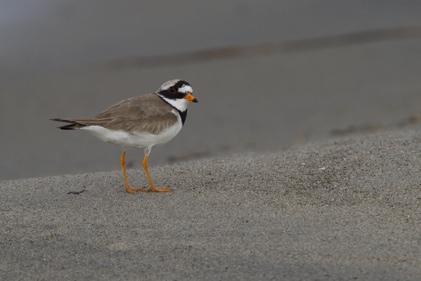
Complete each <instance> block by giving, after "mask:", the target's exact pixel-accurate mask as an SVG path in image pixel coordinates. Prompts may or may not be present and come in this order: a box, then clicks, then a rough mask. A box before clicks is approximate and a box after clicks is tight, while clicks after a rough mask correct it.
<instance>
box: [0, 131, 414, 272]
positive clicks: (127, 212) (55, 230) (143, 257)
mask: <svg viewBox="0 0 421 281" xmlns="http://www.w3.org/2000/svg"><path fill="white" fill-rule="evenodd" d="M420 147H421V128H419V127H418V128H417V127H414V128H412V129H407V130H398V131H396V130H395V131H389V132H383V133H378V134H370V135H362V136H355V137H345V138H338V139H335V140H330V141H325V142H320V143H313V144H308V145H305V146H297V147H294V148H292V149H289V150H287V151H280V152H272V153H266V154H257V153H249V154H241V155H237V156H235V157H223V158H214V159H205V160H200V161H190V162H181V163H177V164H174V165H164V166H159V167H154V168H152V169H151V173H152V175H153V178H154V179H155V181H156V183H157V184H166V185H169V186H170V187H172V188H173V192H171V193H166V194H163V193H161V194H157V193H143V192H142V193H138V194H135V195H131V194H127V193H126V192H125V191H124V188H123V185H122V176H121V174H120V171H118V170H116V171H112V172H100V173H93V174H78V175H69V176H54V177H45V178H31V179H25V180H17V181H3V182H1V183H0V194H1V196H0V198H1V199H0V206H1V208H0V219H1V222H2V227H1V229H0V232H1V235H0V237H1V244H0V245H1V252H0V257H1V258H0V279H2V280H17V279H20V280H57V279H64V280H75V279H78V280H198V279H200V280H268V279H277V280H419V276H421V240H420V237H421V236H420V232H421V223H420V222H421V211H420V210H421V208H420V207H421V168H420V167H421V149H420ZM129 177H130V179H131V181H132V183H133V185H135V184H136V185H138V184H141V183H144V182H145V180H144V176H143V174H142V171H141V170H138V169H136V170H130V171H129ZM82 190H84V192H83V193H80V194H73V193H71V194H69V192H73V191H82Z"/></svg>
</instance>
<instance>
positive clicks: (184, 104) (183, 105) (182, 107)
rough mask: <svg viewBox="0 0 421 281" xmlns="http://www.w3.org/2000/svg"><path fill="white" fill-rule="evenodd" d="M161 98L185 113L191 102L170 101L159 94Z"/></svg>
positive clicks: (182, 100) (184, 100) (181, 100)
mask: <svg viewBox="0 0 421 281" xmlns="http://www.w3.org/2000/svg"><path fill="white" fill-rule="evenodd" d="M157 95H158V96H160V97H161V98H162V99H163V100H165V101H166V102H168V103H169V104H171V105H172V106H173V107H175V108H176V109H177V110H178V111H181V112H184V111H186V110H187V106H188V105H189V101H188V100H186V99H175V100H173V99H168V98H166V97H164V96H162V95H160V94H157Z"/></svg>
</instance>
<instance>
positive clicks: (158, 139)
mask: <svg viewBox="0 0 421 281" xmlns="http://www.w3.org/2000/svg"><path fill="white" fill-rule="evenodd" d="M181 127H182V123H181V119H180V117H179V116H178V120H177V122H176V123H175V124H174V125H173V126H171V127H169V128H166V129H164V130H163V131H162V132H160V133H159V134H156V135H155V134H151V133H147V132H132V133H130V132H124V131H121V130H118V131H113V130H109V129H106V128H104V127H101V126H86V127H83V128H80V129H81V130H85V131H88V132H90V133H91V134H93V135H94V136H96V137H97V138H99V139H100V140H102V141H106V142H111V143H114V144H119V145H122V146H124V147H136V148H143V147H152V146H154V145H161V144H164V143H167V142H169V141H170V140H171V139H172V138H174V137H175V136H176V135H177V134H178V133H179V132H180V130H181Z"/></svg>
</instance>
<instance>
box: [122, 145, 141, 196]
mask: <svg viewBox="0 0 421 281" xmlns="http://www.w3.org/2000/svg"><path fill="white" fill-rule="evenodd" d="M120 165H121V170H122V171H123V177H124V187H125V188H126V191H127V192H128V193H135V192H136V191H140V190H143V188H142V187H139V188H133V187H130V185H129V181H128V180H127V174H126V149H124V150H123V153H122V154H121V156H120Z"/></svg>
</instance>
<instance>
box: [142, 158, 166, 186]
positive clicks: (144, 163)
mask: <svg viewBox="0 0 421 281" xmlns="http://www.w3.org/2000/svg"><path fill="white" fill-rule="evenodd" d="M148 154H149V150H146V151H145V157H144V158H143V162H142V164H143V169H144V170H145V174H146V177H148V182H149V185H150V188H149V189H148V190H147V191H155V192H169V191H171V189H169V188H168V187H155V185H154V184H153V182H152V178H151V175H150V174H149V170H148Z"/></svg>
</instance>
